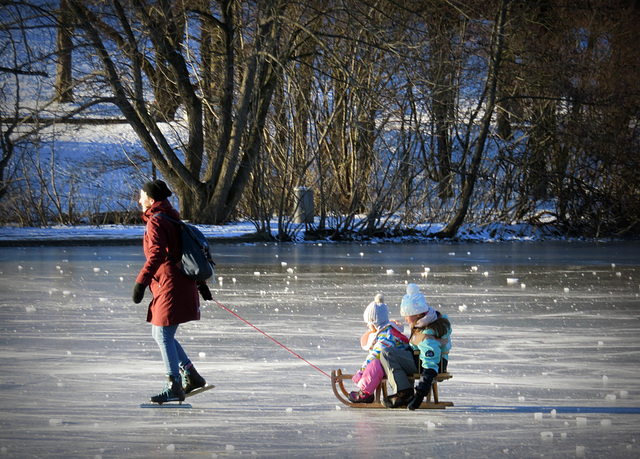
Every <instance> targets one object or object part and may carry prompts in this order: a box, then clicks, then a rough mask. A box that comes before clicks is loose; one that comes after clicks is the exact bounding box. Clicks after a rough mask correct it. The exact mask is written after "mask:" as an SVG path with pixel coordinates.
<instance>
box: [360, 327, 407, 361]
mask: <svg viewBox="0 0 640 459" xmlns="http://www.w3.org/2000/svg"><path fill="white" fill-rule="evenodd" d="M400 327H401V325H400V326H398V325H396V324H395V323H393V322H392V323H389V324H388V325H385V326H384V327H382V328H381V329H380V330H378V333H377V334H376V337H375V340H374V341H373V345H372V346H371V348H370V349H369V354H368V355H367V360H365V361H364V363H363V364H362V368H361V369H362V370H364V369H365V367H366V366H367V365H369V363H370V362H371V361H373V360H375V359H379V358H380V353H381V352H382V350H383V349H385V348H387V347H406V345H407V343H409V338H407V337H406V336H405V335H404V334H403V333H402V330H401V329H400Z"/></svg>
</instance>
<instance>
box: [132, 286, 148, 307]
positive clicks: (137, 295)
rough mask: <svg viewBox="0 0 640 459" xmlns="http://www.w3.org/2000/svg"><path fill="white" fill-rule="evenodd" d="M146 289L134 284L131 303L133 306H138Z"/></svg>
mask: <svg viewBox="0 0 640 459" xmlns="http://www.w3.org/2000/svg"><path fill="white" fill-rule="evenodd" d="M146 288H147V286H146V285H142V284H141V283H140V282H136V285H134V286H133V302H134V303H135V304H138V303H140V302H141V301H142V298H144V291H145V290H146Z"/></svg>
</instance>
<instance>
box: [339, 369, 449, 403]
mask: <svg viewBox="0 0 640 459" xmlns="http://www.w3.org/2000/svg"><path fill="white" fill-rule="evenodd" d="M351 378H353V375H348V374H342V370H331V386H332V387H333V393H334V394H335V396H336V398H337V399H338V400H340V401H341V402H342V403H344V404H345V405H347V406H351V407H353V408H386V407H385V406H384V405H383V404H382V400H384V399H385V398H387V397H388V394H387V379H386V378H385V379H383V380H382V382H381V383H380V385H379V386H378V387H377V388H376V392H375V400H374V401H373V403H353V402H352V401H351V400H349V397H348V396H349V391H348V390H347V389H346V388H345V387H344V383H343V381H345V380H347V381H349V382H350V383H351ZM451 378H453V375H452V374H451V373H438V375H437V376H436V377H435V378H433V382H432V383H431V389H430V390H429V393H428V394H427V396H426V397H425V399H426V400H425V401H423V402H422V405H420V409H422V410H444V409H445V408H446V407H448V406H453V402H441V401H440V400H439V398H438V383H439V382H442V381H446V380H448V379H451ZM416 379H420V375H419V374H414V375H412V376H410V377H409V380H410V381H411V383H412V384H413V382H414V381H415V380H416Z"/></svg>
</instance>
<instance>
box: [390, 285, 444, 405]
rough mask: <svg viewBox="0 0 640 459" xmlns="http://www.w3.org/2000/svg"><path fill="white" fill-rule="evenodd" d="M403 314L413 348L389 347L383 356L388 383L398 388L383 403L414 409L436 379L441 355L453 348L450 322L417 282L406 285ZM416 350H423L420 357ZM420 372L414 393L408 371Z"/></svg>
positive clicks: (411, 372) (401, 312)
mask: <svg viewBox="0 0 640 459" xmlns="http://www.w3.org/2000/svg"><path fill="white" fill-rule="evenodd" d="M400 314H402V316H404V318H405V320H406V321H407V322H408V323H409V325H410V326H411V338H410V348H409V350H403V349H388V350H385V351H384V352H383V353H382V355H381V364H382V366H383V368H384V370H385V371H386V373H387V377H388V378H389V383H390V384H391V387H392V388H394V389H396V394H394V395H391V396H389V397H387V398H386V399H385V400H384V401H383V404H384V405H385V406H386V407H388V408H398V407H401V406H408V407H409V409H411V410H414V409H416V408H418V407H419V406H420V404H421V403H422V401H423V400H424V397H426V395H427V394H428V393H429V390H430V388H431V383H432V381H433V378H434V377H435V376H436V375H437V374H438V371H439V370H440V368H439V366H440V359H441V356H442V355H443V354H446V355H448V352H449V349H450V347H451V345H450V339H449V335H450V334H451V324H450V323H449V320H448V319H447V318H446V316H441V315H440V313H438V312H437V311H436V310H434V309H433V308H431V307H430V306H429V305H427V302H426V300H425V298H424V295H423V294H422V293H420V288H419V287H418V286H417V285H416V284H409V285H408V286H407V294H406V295H405V296H404V297H403V298H402V303H401V306H400ZM414 350H418V351H419V352H420V355H419V358H418V359H415V358H414V352H413V351H414ZM443 367H444V364H443ZM443 371H444V370H443ZM417 372H419V373H420V380H419V381H418V385H417V387H416V391H415V393H414V389H413V387H412V386H411V383H410V382H409V378H408V376H407V374H413V373H417Z"/></svg>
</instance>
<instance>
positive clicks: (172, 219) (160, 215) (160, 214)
mask: <svg viewBox="0 0 640 459" xmlns="http://www.w3.org/2000/svg"><path fill="white" fill-rule="evenodd" d="M155 217H161V218H165V219H167V220H169V221H170V222H173V223H175V224H176V225H182V220H176V219H174V218H171V217H169V216H168V215H167V214H165V213H164V212H158V213H157V214H153V215H152V216H151V218H155Z"/></svg>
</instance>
